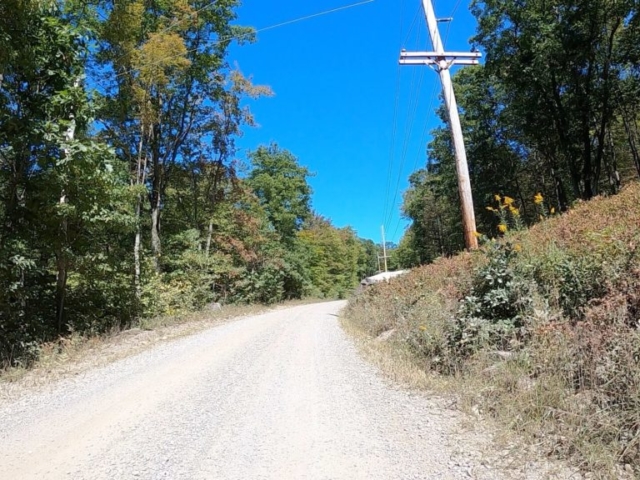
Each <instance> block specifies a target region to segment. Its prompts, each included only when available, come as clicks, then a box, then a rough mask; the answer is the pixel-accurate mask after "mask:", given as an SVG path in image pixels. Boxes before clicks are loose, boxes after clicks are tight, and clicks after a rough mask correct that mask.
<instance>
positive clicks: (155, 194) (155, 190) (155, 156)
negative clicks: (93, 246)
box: [150, 124, 164, 273]
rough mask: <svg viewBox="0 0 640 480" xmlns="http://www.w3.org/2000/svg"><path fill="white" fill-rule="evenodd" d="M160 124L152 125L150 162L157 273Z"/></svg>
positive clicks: (152, 243)
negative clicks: (151, 168) (151, 167)
mask: <svg viewBox="0 0 640 480" xmlns="http://www.w3.org/2000/svg"><path fill="white" fill-rule="evenodd" d="M160 135H161V131H160V126H159V125H157V124H156V125H154V126H153V139H152V141H153V145H152V152H151V155H152V163H153V182H152V186H151V196H150V200H151V251H152V253H153V267H154V268H155V271H156V272H157V273H160V271H161V265H160V257H161V256H162V242H161V239H160V205H161V203H162V202H161V194H162V175H163V173H164V172H163V170H162V168H163V166H162V162H161V159H160V145H159V142H160Z"/></svg>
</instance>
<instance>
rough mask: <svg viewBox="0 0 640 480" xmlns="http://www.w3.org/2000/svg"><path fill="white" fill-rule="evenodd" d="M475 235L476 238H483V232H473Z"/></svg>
mask: <svg viewBox="0 0 640 480" xmlns="http://www.w3.org/2000/svg"><path fill="white" fill-rule="evenodd" d="M473 236H474V237H476V238H481V237H482V234H481V233H480V232H473Z"/></svg>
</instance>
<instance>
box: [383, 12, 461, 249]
mask: <svg viewBox="0 0 640 480" xmlns="http://www.w3.org/2000/svg"><path fill="white" fill-rule="evenodd" d="M459 4H460V2H458V5H459ZM456 8H457V7H456ZM454 12H455V9H454ZM451 17H453V14H451ZM450 33H451V22H449V23H447V30H446V32H445V36H444V41H443V43H442V44H443V46H444V45H446V44H447V41H448V40H449V34H450ZM437 89H438V82H435V83H434V84H433V89H432V90H431V95H430V97H429V103H428V107H427V110H426V112H427V115H425V121H424V126H423V128H422V134H421V136H420V143H419V144H418V145H424V144H425V142H426V138H427V131H428V128H429V116H430V115H431V113H430V112H431V111H432V109H433V106H434V103H435V99H436V91H437ZM423 154H424V150H422V149H419V150H418V151H417V152H416V158H415V161H414V163H413V168H412V170H411V171H412V172H415V171H416V170H417V168H418V162H419V161H420V158H422V155H423ZM401 221H402V217H401V216H399V217H398V220H397V222H396V226H395V228H394V230H393V235H391V237H390V238H395V236H396V234H397V233H398V229H399V228H400V223H401Z"/></svg>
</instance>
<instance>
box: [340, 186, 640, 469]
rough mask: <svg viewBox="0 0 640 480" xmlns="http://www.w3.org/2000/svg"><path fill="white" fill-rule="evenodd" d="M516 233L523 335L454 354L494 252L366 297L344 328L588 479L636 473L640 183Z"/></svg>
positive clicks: (373, 354)
mask: <svg viewBox="0 0 640 480" xmlns="http://www.w3.org/2000/svg"><path fill="white" fill-rule="evenodd" d="M507 240H508V241H509V242H511V244H512V245H517V251H518V254H517V255H515V256H514V257H513V259H512V260H509V262H510V264H509V269H510V272H511V274H512V275H513V278H515V279H516V280H517V281H518V282H520V283H521V284H522V285H525V287H526V288H524V289H522V292H524V293H522V294H523V295H524V294H526V295H527V297H528V298H526V299H525V298H520V299H518V300H523V302H522V303H523V305H525V304H526V308H524V307H523V316H524V317H525V318H524V322H523V323H524V326H523V327H521V328H520V330H519V331H518V335H517V337H516V336H515V335H514V337H513V338H505V339H503V341H502V342H501V343H500V344H496V343H490V342H489V343H486V344H482V343H478V344H477V345H478V346H477V347H476V350H472V351H471V353H469V352H470V351H469V349H460V348H458V345H459V343H458V342H460V337H459V336H456V335H457V334H459V333H460V330H457V331H456V330H455V328H454V325H456V323H457V325H458V327H459V325H460V322H464V321H466V320H465V318H466V317H464V316H461V315H462V313H461V310H460V307H461V304H462V300H463V299H464V298H465V297H466V296H468V295H471V294H473V292H474V290H473V287H474V285H476V284H477V282H478V275H480V273H479V272H480V268H481V267H483V266H484V265H487V262H488V255H489V253H487V252H488V250H487V251H485V252H483V251H480V252H477V253H474V254H466V253H465V254H462V255H460V256H458V257H455V258H451V259H441V260H439V261H438V262H436V263H435V264H433V265H428V266H425V267H422V268H419V269H416V270H415V271H413V272H412V273H411V274H410V275H407V276H405V277H400V278H397V279H394V280H393V281H391V282H390V283H389V284H387V285H377V286H375V287H373V288H371V289H369V290H367V291H365V292H363V293H362V294H361V295H359V296H356V297H355V298H354V299H352V300H351V302H350V305H349V307H348V309H347V311H346V319H345V320H344V323H345V325H346V328H347V330H349V331H350V332H352V333H353V332H356V336H360V337H364V338H366V339H368V340H361V343H362V344H363V345H364V347H363V350H364V352H365V354H367V355H368V356H369V358H371V359H373V361H374V362H375V363H376V364H377V365H379V366H380V367H381V369H382V370H383V371H385V372H386V373H387V374H389V375H390V376H391V377H393V378H395V379H398V380H400V381H401V382H402V383H405V384H409V385H411V386H416V387H419V388H427V389H430V390H434V389H435V391H437V392H440V393H444V394H446V393H449V394H452V395H454V396H455V398H457V399H458V401H459V405H460V406H461V407H462V408H464V409H465V410H467V411H468V412H470V413H471V414H480V415H483V416H485V417H490V418H494V419H495V420H496V421H497V422H499V423H500V424H501V425H503V426H506V427H508V429H509V430H510V431H512V432H515V433H516V434H518V435H521V436H522V437H523V438H527V439H528V441H529V442H530V444H533V445H537V446H538V447H540V448H543V449H544V450H545V451H546V452H547V453H548V454H550V455H554V456H557V457H561V458H564V459H569V460H570V461H571V462H573V463H574V464H575V465H577V466H578V467H579V468H580V469H581V470H582V471H583V472H584V473H588V474H589V476H590V478H603V479H607V478H611V479H614V478H615V479H617V478H631V477H633V476H635V477H636V478H640V332H639V329H638V327H639V321H640V258H639V257H638V252H637V246H638V245H640V185H632V186H630V187H628V188H626V189H625V190H624V191H623V192H621V193H620V194H619V195H617V196H615V197H611V198H598V199H595V200H593V201H592V202H588V203H581V204H579V205H577V206H576V207H575V208H574V209H573V210H571V211H570V212H569V213H567V214H565V215H561V216H556V217H553V218H550V219H548V220H546V221H544V222H541V223H540V224H538V225H535V226H534V227H533V228H531V229H529V230H526V231H522V232H516V233H513V234H511V235H509V236H508V238H507ZM525 300H526V301H525ZM384 332H393V334H392V335H389V334H386V335H384V337H386V336H387V335H388V336H389V338H388V339H387V340H384V341H377V340H376V338H379V336H380V335H381V334H384ZM384 337H383V338H384ZM498 345H499V346H498ZM505 345H507V346H506V347H505ZM504 350H506V351H504Z"/></svg>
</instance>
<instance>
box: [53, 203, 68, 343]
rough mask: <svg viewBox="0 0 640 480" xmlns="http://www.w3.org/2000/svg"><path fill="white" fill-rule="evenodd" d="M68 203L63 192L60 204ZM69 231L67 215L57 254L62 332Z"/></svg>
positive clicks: (57, 297) (58, 327)
mask: <svg viewBox="0 0 640 480" xmlns="http://www.w3.org/2000/svg"><path fill="white" fill-rule="evenodd" d="M66 203H67V197H66V195H65V194H64V192H63V193H62V195H61V196H60V205H64V204H66ZM67 232H68V223H67V219H66V217H64V218H63V219H62V223H61V225H60V237H61V238H60V247H59V249H58V252H57V254H56V257H57V258H56V267H57V270H58V271H57V273H56V319H57V329H58V333H62V328H63V326H64V304H65V299H66V296H67V267H68V265H67V263H68V260H67V254H66V251H65V250H66V245H67Z"/></svg>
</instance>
